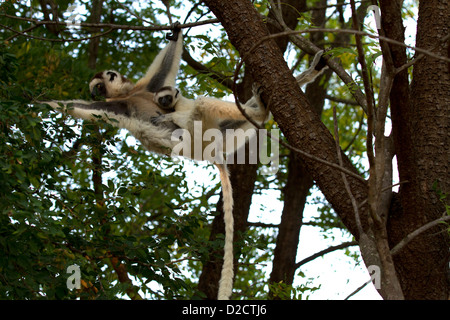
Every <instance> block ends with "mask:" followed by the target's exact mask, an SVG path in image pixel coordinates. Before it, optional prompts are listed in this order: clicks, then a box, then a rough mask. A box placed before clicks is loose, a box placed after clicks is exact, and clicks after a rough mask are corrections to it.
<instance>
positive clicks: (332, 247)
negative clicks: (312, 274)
mask: <svg viewBox="0 0 450 320" xmlns="http://www.w3.org/2000/svg"><path fill="white" fill-rule="evenodd" d="M357 245H358V241H350V242H344V243H341V244H339V245H336V246H331V247H329V248H326V249H324V250H322V251H319V252H317V253H315V254H313V255H311V256H309V257H308V258H305V259H303V260H300V261H299V262H297V263H296V264H295V268H296V269H298V268H300V267H301V266H303V265H304V264H307V263H308V262H310V261H312V260H314V259H316V258H319V257H321V256H323V255H325V254H327V253H330V252H333V251H336V250H341V249H345V248H348V247H351V246H357Z"/></svg>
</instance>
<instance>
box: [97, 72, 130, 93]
mask: <svg viewBox="0 0 450 320" xmlns="http://www.w3.org/2000/svg"><path fill="white" fill-rule="evenodd" d="M133 88H134V83H133V82H131V81H130V80H128V79H127V78H125V77H124V76H123V75H121V74H120V73H118V72H117V71H114V70H106V71H103V72H99V73H97V74H96V75H95V76H94V77H93V78H92V80H91V82H90V83H89V90H90V92H91V97H92V99H94V100H96V99H98V98H100V97H103V98H117V97H122V96H126V95H128V93H129V92H130V91H131V90H133Z"/></svg>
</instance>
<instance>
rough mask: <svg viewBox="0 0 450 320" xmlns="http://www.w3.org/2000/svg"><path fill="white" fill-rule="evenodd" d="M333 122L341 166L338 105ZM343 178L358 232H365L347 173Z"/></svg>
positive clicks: (342, 163) (341, 164)
mask: <svg viewBox="0 0 450 320" xmlns="http://www.w3.org/2000/svg"><path fill="white" fill-rule="evenodd" d="M333 123H334V135H335V141H336V153H337V157H338V161H339V165H340V166H341V167H343V166H344V162H343V161H342V151H341V147H340V146H339V127H338V121H337V115H336V106H333ZM341 175H342V180H343V182H344V187H345V191H346V192H347V194H348V196H349V197H350V201H351V202H352V207H353V213H354V214H355V222H356V227H357V228H358V234H359V235H362V234H363V232H364V231H363V228H362V224H361V217H360V215H359V208H358V204H357V203H356V199H355V197H354V196H353V193H352V190H351V189H350V185H349V183H348V180H347V177H346V176H345V174H343V173H342V172H341Z"/></svg>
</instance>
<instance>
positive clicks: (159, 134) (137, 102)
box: [43, 24, 183, 155]
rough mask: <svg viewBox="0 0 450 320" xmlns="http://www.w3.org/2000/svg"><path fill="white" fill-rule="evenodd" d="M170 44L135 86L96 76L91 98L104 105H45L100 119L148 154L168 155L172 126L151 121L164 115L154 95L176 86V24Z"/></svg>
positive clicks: (109, 75)
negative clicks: (124, 131)
mask: <svg viewBox="0 0 450 320" xmlns="http://www.w3.org/2000/svg"><path fill="white" fill-rule="evenodd" d="M167 38H168V39H169V40H170V42H169V44H168V45H167V46H166V47H165V48H164V49H163V50H162V51H161V52H160V53H158V55H157V56H156V58H155V59H154V60H153V62H152V64H151V65H150V67H149V68H148V70H147V72H146V74H145V76H144V77H143V78H141V79H140V80H139V81H138V82H137V83H136V84H134V83H132V82H131V81H130V80H128V79H126V78H125V77H124V76H122V75H120V74H119V73H118V72H116V71H113V70H107V71H103V72H100V73H97V74H96V75H95V76H94V77H93V78H92V80H91V82H90V84H89V88H90V91H91V96H92V97H93V98H97V97H100V96H101V97H104V98H106V101H85V100H69V101H58V100H54V101H45V102H43V103H46V104H48V105H50V106H51V107H52V108H54V109H56V110H61V111H66V112H67V113H69V114H70V115H72V116H74V117H76V118H81V119H87V120H97V119H99V118H101V119H103V120H105V121H107V122H109V123H111V124H112V125H114V126H116V127H119V128H124V129H128V130H129V131H130V132H131V133H132V134H133V135H134V136H135V137H136V138H137V139H138V140H139V141H141V143H142V144H143V145H144V147H145V148H147V149H148V150H149V151H154V152H157V153H161V154H166V155H170V153H171V150H172V147H173V145H174V142H173V141H171V139H170V137H171V135H172V132H173V130H174V129H176V128H178V127H177V126H176V125H175V124H171V123H166V124H165V125H159V126H155V125H154V124H152V123H151V122H150V119H152V118H153V117H157V116H159V115H162V114H164V113H167V112H171V111H173V110H171V109H170V108H160V107H159V106H158V105H157V104H156V103H154V102H153V97H154V92H156V91H158V89H160V88H161V87H164V86H168V85H175V79H176V76H177V73H178V70H179V68H180V61H181V54H182V52H183V40H182V39H183V34H182V32H181V29H180V28H179V27H178V24H175V25H174V29H173V34H172V35H167Z"/></svg>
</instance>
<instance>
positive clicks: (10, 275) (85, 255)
mask: <svg viewBox="0 0 450 320" xmlns="http://www.w3.org/2000/svg"><path fill="white" fill-rule="evenodd" d="M172 2H173V7H172V9H173V15H174V17H173V18H174V19H180V18H182V19H184V18H185V16H184V14H179V13H178V12H181V11H183V10H184V11H186V8H189V9H192V10H190V11H189V12H190V14H191V16H192V17H194V18H195V19H197V18H199V17H201V16H204V15H205V14H206V13H205V12H207V10H206V9H205V7H203V6H202V5H195V6H194V5H193V3H194V1H184V2H181V1H172ZM73 3H75V4H76V5H78V6H79V8H81V9H86V8H89V7H90V6H89V5H90V2H89V1H88V2H79V1H58V9H59V10H60V12H64V11H66V10H67V8H68V6H69V5H71V4H73ZM150 3H151V4H150V5H149V6H145V5H139V6H138V5H136V3H135V1H128V0H127V1H122V2H120V3H119V2H117V1H110V0H108V1H104V5H103V11H102V17H103V20H104V21H105V22H107V23H108V22H109V23H114V24H117V25H142V24H143V22H142V21H141V20H140V19H139V18H137V17H136V16H134V15H132V14H130V13H129V12H128V11H127V10H125V9H124V7H126V8H131V11H132V12H134V13H138V14H139V16H141V17H145V20H146V21H149V22H151V23H153V24H156V25H167V24H168V21H167V19H165V18H164V16H165V13H166V10H165V8H164V7H163V6H162V4H161V3H159V2H158V1H154V2H150ZM184 3H188V4H184ZM27 4H28V2H27V1H6V2H4V3H3V4H2V5H1V7H0V11H1V12H2V13H6V14H8V15H15V16H20V17H30V16H32V17H39V19H41V18H42V14H41V11H42V10H41V7H40V6H39V3H38V2H37V1H32V5H33V12H34V13H33V15H31V14H30V8H29V7H28V6H27ZM188 6H190V7H188ZM256 7H257V9H258V10H260V11H261V12H263V13H267V10H268V9H267V3H266V2H264V1H258V2H257V5H256ZM80 12H82V13H81V14H80V15H79V16H78V17H79V18H80V19H81V20H82V21H87V20H88V15H89V13H88V12H87V11H85V13H83V12H84V11H83V10H80ZM86 12H87V13H86ZM39 14H40V15H39ZM302 17H303V18H302V19H301V21H300V23H301V26H302V27H308V26H309V25H310V24H311V15H310V14H309V13H302ZM334 19H336V18H334ZM334 19H331V20H330V22H329V23H330V25H332V24H334V23H335V20H334ZM0 23H1V24H4V25H8V26H9V27H11V28H13V29H15V30H26V29H27V28H29V26H30V24H29V23H28V22H27V21H25V20H19V19H9V18H7V17H5V16H0ZM194 29H195V28H193V29H190V30H189V34H188V36H187V37H186V39H185V45H186V47H187V48H188V49H189V51H190V53H191V54H192V55H193V56H195V58H196V59H198V60H201V62H202V64H203V65H204V66H205V67H206V68H208V69H209V70H211V73H207V72H206V73H201V74H199V73H198V71H196V70H194V69H193V68H191V67H189V66H185V65H183V67H182V72H180V75H179V80H178V81H179V84H178V85H179V87H180V88H181V90H183V91H184V92H186V95H188V96H189V95H191V96H197V95H200V94H207V95H212V96H216V97H220V98H222V97H225V96H227V95H229V94H230V91H229V90H228V89H227V88H226V87H225V86H223V85H221V84H218V82H217V81H216V80H215V79H212V78H211V77H210V76H211V74H212V73H215V74H220V75H222V76H223V79H232V77H233V74H234V68H235V66H236V63H237V61H238V59H239V55H238V53H237V52H236V50H235V49H234V48H233V47H232V45H231V44H230V43H229V42H228V41H227V40H226V35H225V34H224V32H221V33H220V32H219V33H218V32H217V29H216V30H215V31H214V35H213V36H212V33H213V32H212V27H210V26H206V27H204V29H202V31H199V32H197V31H196V30H194ZM95 32H96V31H95V30H94V31H92V30H90V29H88V28H81V29H80V28H78V29H77V28H61V29H57V30H56V31H54V30H52V29H51V28H50V27H49V26H46V27H43V26H41V27H39V28H35V30H33V32H32V34H33V36H34V37H35V38H36V39H29V38H26V37H23V36H18V35H17V34H14V33H13V32H10V31H8V30H2V31H1V33H0V40H1V42H2V44H0V66H1V70H2V72H1V73H0V88H1V92H0V99H1V100H0V142H1V143H0V148H1V150H0V196H1V202H0V220H1V222H0V251H1V253H2V254H1V256H0V275H1V276H0V298H1V299H75V298H81V299H118V298H139V297H145V298H150V299H174V298H177V299H179V298H203V297H204V296H203V294H202V293H201V292H198V290H197V288H196V282H197V279H198V277H199V274H200V270H201V265H202V263H203V262H205V261H207V259H208V258H209V257H208V254H209V252H210V250H209V249H211V248H221V247H222V245H223V239H221V238H220V237H219V238H218V239H217V240H215V241H208V238H209V232H210V231H209V225H210V222H211V220H212V218H213V217H214V215H215V214H216V212H214V208H215V203H216V200H217V197H216V195H217V194H218V193H219V186H218V185H217V184H215V183H212V184H211V183H209V184H208V185H203V184H202V183H201V182H197V183H195V184H196V185H195V186H193V185H192V183H189V182H188V181H187V179H186V178H187V174H189V172H187V170H186V169H183V167H184V165H185V164H186V162H176V161H173V160H172V159H168V158H165V157H162V156H156V155H153V154H149V153H148V152H147V151H145V150H143V148H142V147H141V146H140V145H139V143H136V142H135V140H134V138H133V137H131V136H130V135H129V134H127V133H126V132H123V131H118V130H117V129H114V128H112V127H111V126H109V125H107V124H105V123H100V124H98V123H97V124H94V123H89V122H82V121H78V120H74V119H72V118H70V117H67V116H65V115H60V114H56V113H55V112H53V111H51V110H50V109H49V108H48V107H47V106H45V105H40V104H38V103H33V104H31V102H36V101H38V100H41V101H42V100H43V99H49V98H55V99H74V98H80V99H83V98H84V99H88V98H89V92H88V79H90V78H91V77H92V75H93V74H94V73H95V72H96V71H98V70H103V69H107V68H111V67H113V68H115V69H116V70H118V71H119V72H121V73H123V74H125V75H127V76H129V77H130V78H132V79H133V80H137V79H139V77H140V76H142V75H143V74H144V73H145V71H146V69H147V67H148V65H149V62H150V61H152V60H153V58H154V56H155V55H156V53H157V52H158V51H159V50H160V48H161V47H162V45H163V43H164V41H165V40H164V34H163V33H162V32H150V31H140V30H133V31H130V30H114V31H112V32H110V33H108V34H106V35H104V36H102V37H100V38H99V41H100V45H99V51H98V58H97V61H98V63H97V66H96V68H97V70H92V69H89V68H88V57H89V41H87V40H85V41H58V40H60V39H81V38H86V37H90V36H92V34H93V33H95ZM217 33H218V34H217ZM329 37H331V35H330V36H329ZM52 39H53V40H55V41H49V40H52ZM330 54H334V55H336V56H340V57H344V59H342V62H343V63H344V64H345V67H346V68H349V69H351V68H352V66H353V64H354V60H355V50H353V49H351V50H350V49H344V48H336V49H334V50H333V51H331V52H330ZM375 54H376V53H375ZM296 55H297V53H296ZM297 56H298V55H297ZM374 57H375V56H374ZM298 66H299V67H298V70H304V69H305V68H306V58H305V59H303V60H302V61H300V63H299V64H298ZM298 70H297V71H298ZM329 85H331V86H332V90H333V92H334V94H335V95H336V96H337V97H338V98H343V99H344V98H348V97H349V96H348V88H345V87H341V86H338V85H337V84H336V82H335V81H334V82H333V80H331V81H330V83H329ZM193 88H195V89H193ZM335 105H336V106H337V107H338V110H339V111H338V113H339V115H340V116H339V125H340V135H341V137H340V139H341V144H342V146H343V148H346V147H348V148H347V153H348V154H350V156H351V157H352V160H353V161H354V162H355V164H357V165H358V166H360V167H361V168H362V167H363V166H362V164H361V160H362V159H364V157H365V152H364V144H365V141H364V138H363V136H364V135H365V132H364V131H365V126H364V124H363V120H364V118H363V114H362V113H361V111H359V110H357V109H355V108H354V107H352V106H349V105H342V104H340V103H335V102H330V103H329V104H327V105H326V106H325V110H324V113H323V115H322V118H323V121H324V123H325V124H326V125H327V126H329V127H330V128H332V111H331V110H332V107H333V106H335ZM360 123H361V125H359V124H360ZM271 125H273V126H276V124H274V123H271ZM280 153H281V155H282V157H281V164H280V170H279V172H278V173H277V175H276V176H275V177H271V178H267V177H260V178H259V180H258V183H257V190H255V193H262V191H264V190H273V189H275V190H281V189H282V187H283V186H284V184H285V183H286V179H287V164H286V161H287V157H284V155H286V154H287V151H286V150H281V152H280ZM95 159H97V160H98V159H100V163H97V162H96V161H95ZM193 170H195V172H198V171H199V170H202V174H204V172H208V171H207V169H205V168H204V167H201V166H194V169H193ZM94 174H100V176H101V183H97V182H95V181H94V179H93V175H94ZM197 175H198V173H197ZM208 178H209V180H211V181H216V182H217V181H218V179H217V177H214V176H210V177H208ZM280 197H281V199H280V200H283V198H282V193H281V196H280ZM313 201H315V202H316V203H317V204H319V207H320V209H319V210H318V216H317V217H316V219H315V221H313V222H315V225H316V226H317V227H319V228H320V230H323V231H326V230H328V229H330V228H336V227H339V228H342V227H343V226H342V224H341V223H340V222H339V221H338V220H337V217H336V215H335V214H334V213H333V211H332V209H331V208H330V207H329V205H328V204H327V203H326V201H325V200H324V199H323V197H319V198H316V199H315V200H313ZM242 238H243V240H242V241H243V243H241V244H239V245H238V246H239V247H240V248H242V251H241V252H240V265H239V271H238V273H237V276H236V281H235V287H236V290H238V291H239V292H240V293H241V296H242V298H258V299H263V298H267V293H266V292H267V289H268V287H267V283H266V282H267V281H266V279H267V274H266V273H267V270H266V269H264V267H265V266H266V265H268V263H269V262H270V261H271V259H272V256H273V248H274V245H275V241H276V233H275V232H273V231H267V230H265V229H264V228H250V229H249V230H247V232H246V234H245V235H243V237H242ZM74 264H77V265H78V266H80V270H81V272H82V275H81V279H82V281H81V285H82V286H81V288H80V289H79V290H73V291H71V290H68V288H67V285H66V280H67V277H68V274H67V268H68V267H69V266H71V265H74ZM121 266H123V267H125V268H126V272H125V273H121V272H120V267H121ZM124 276H126V278H125V280H124V279H123V278H121V277H124ZM316 289H317V288H316V286H315V285H312V284H311V283H309V280H305V284H304V285H302V286H300V287H295V288H294V287H292V286H287V285H285V284H282V283H279V284H273V285H272V288H270V290H271V291H272V292H273V293H274V294H275V295H276V296H277V297H278V298H283V299H289V298H305V297H307V295H308V294H309V293H310V292H312V291H313V290H316Z"/></svg>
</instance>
